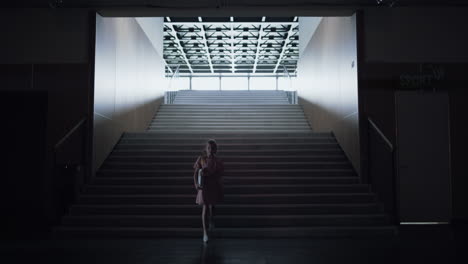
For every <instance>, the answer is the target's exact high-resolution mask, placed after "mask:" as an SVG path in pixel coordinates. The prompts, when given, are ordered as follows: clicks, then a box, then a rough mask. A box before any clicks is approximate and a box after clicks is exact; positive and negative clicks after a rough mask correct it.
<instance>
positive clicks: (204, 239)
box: [203, 234, 208, 243]
mask: <svg viewBox="0 0 468 264" xmlns="http://www.w3.org/2000/svg"><path fill="white" fill-rule="evenodd" d="M203 242H205V243H206V242H208V236H207V235H206V234H203Z"/></svg>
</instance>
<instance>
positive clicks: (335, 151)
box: [111, 145, 344, 159]
mask: <svg viewBox="0 0 468 264" xmlns="http://www.w3.org/2000/svg"><path fill="white" fill-rule="evenodd" d="M202 148H203V145H202V146H200V147H199V148H198V149H196V148H192V149H182V148H181V149H160V148H137V149H135V148H124V149H118V148H117V149H114V150H113V151H112V154H111V155H112V156H122V155H125V156H127V155H143V156H146V155H152V156H153V155H158V156H164V155H167V156H176V155H181V156H184V155H190V156H192V157H193V158H194V159H196V157H198V156H199V155H200V154H201V151H202ZM239 155H241V156H244V155H245V156H248V155H258V156H270V157H286V156H290V155H303V156H311V155H344V154H343V150H341V149H340V148H332V149H277V150H275V149H246V150H242V149H241V150H226V149H223V148H222V146H220V152H219V155H218V157H220V158H221V159H223V158H224V157H228V156H239Z"/></svg>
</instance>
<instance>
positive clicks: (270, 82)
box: [250, 77, 276, 90]
mask: <svg viewBox="0 0 468 264" xmlns="http://www.w3.org/2000/svg"><path fill="white" fill-rule="evenodd" d="M250 90H276V77H250Z"/></svg>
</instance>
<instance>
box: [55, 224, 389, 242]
mask: <svg viewBox="0 0 468 264" xmlns="http://www.w3.org/2000/svg"><path fill="white" fill-rule="evenodd" d="M202 234H203V231H202V229H201V227H195V228H169V227H164V228H155V227H69V226H63V227H57V228H55V229H54V231H53V236H54V237H56V238H70V237H73V238H120V239H124V238H161V237H170V238H174V237H187V238H198V239H200V241H201V237H202ZM396 235H397V228H396V227H393V226H320V227H300V226H295V227H270V228H253V227H245V228H215V230H214V231H213V232H211V235H210V240H212V239H216V238H363V237H370V238H376V237H382V238H388V237H395V236H396Z"/></svg>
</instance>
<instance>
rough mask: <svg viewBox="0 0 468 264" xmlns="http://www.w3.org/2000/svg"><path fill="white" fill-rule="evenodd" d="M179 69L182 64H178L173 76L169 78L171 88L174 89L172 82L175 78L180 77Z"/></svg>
mask: <svg viewBox="0 0 468 264" xmlns="http://www.w3.org/2000/svg"><path fill="white" fill-rule="evenodd" d="M179 69H180V64H179V65H177V67H176V69H175V71H174V72H173V73H172V76H171V78H170V79H169V87H168V88H169V90H172V89H171V88H172V82H173V80H174V78H178V77H179Z"/></svg>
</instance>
